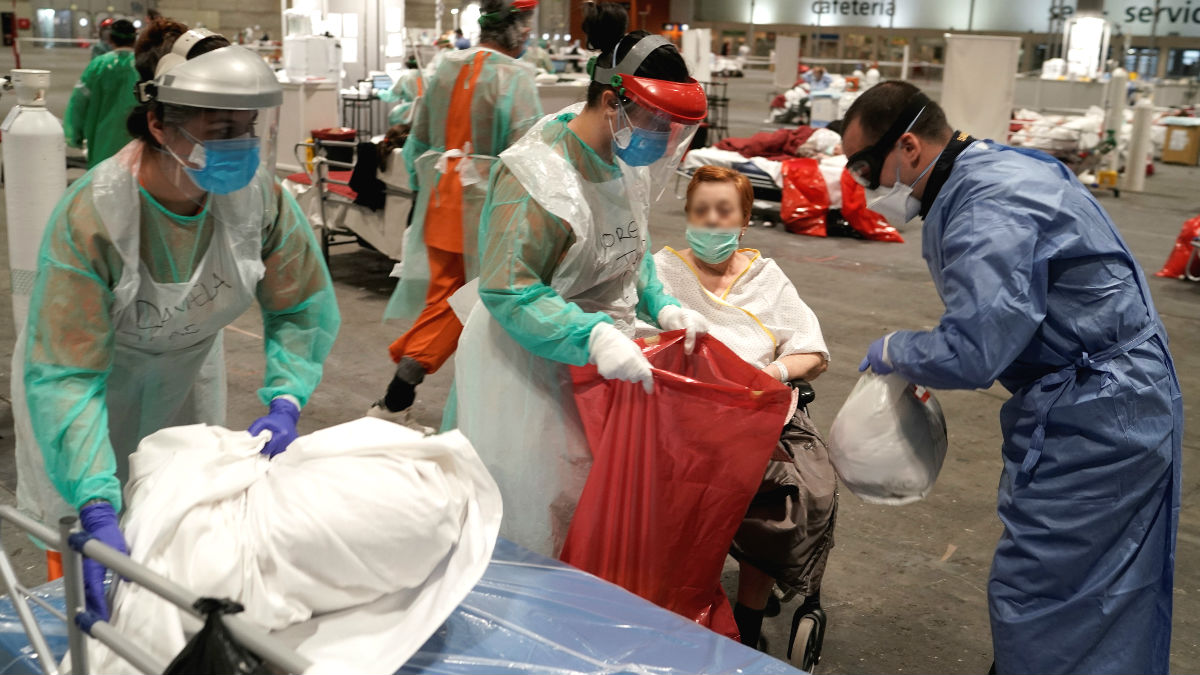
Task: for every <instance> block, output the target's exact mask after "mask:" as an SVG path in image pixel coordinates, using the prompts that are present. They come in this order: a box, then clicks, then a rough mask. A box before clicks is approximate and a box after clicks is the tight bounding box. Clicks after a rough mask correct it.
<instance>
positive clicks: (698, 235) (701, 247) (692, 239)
mask: <svg viewBox="0 0 1200 675" xmlns="http://www.w3.org/2000/svg"><path fill="white" fill-rule="evenodd" d="M741 235H742V231H741V229H730V228H727V227H721V228H713V227H693V226H691V225H689V226H688V228H687V242H688V246H691V247H692V255H694V256H696V258H697V259H699V260H702V261H704V262H706V263H708V264H710V265H716V264H717V263H723V262H725V261H726V260H729V256H731V255H733V254H734V253H735V252H736V251H737V249H738V243H739V242H740V241H741V238H742V236H741Z"/></svg>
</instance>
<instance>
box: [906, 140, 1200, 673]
mask: <svg viewBox="0 0 1200 675" xmlns="http://www.w3.org/2000/svg"><path fill="white" fill-rule="evenodd" d="M923 253H924V257H925V260H926V262H927V263H928V264H929V271H930V273H931V274H932V275H933V281H934V283H935V285H936V286H937V290H938V293H939V294H940V295H941V297H942V301H943V302H944V303H945V305H946V312H945V314H944V315H943V316H942V319H941V323H940V324H939V325H938V326H937V327H936V328H934V329H933V330H932V331H928V332H911V331H904V332H899V333H895V334H894V335H892V337H891V339H890V340H889V342H888V354H887V356H888V358H889V359H890V360H891V362H892V363H893V364H894V365H895V368H896V370H897V371H898V372H899V373H900V374H902V375H903V376H904V377H906V378H908V379H909V380H911V381H912V382H915V383H917V384H921V385H925V386H930V387H934V388H942V389H971V388H985V387H988V386H990V385H991V384H992V382H993V381H996V380H999V381H1000V383H1001V384H1002V385H1003V386H1004V387H1005V388H1006V389H1008V390H1009V391H1010V392H1012V398H1010V399H1009V400H1008V402H1007V403H1005V404H1004V407H1003V408H1002V409H1001V413H1000V426H1001V431H1002V433H1003V436H1004V443H1003V455H1004V471H1003V473H1002V475H1001V478H1000V487H999V499H998V506H997V510H998V512H999V515H1000V520H1001V521H1002V522H1003V523H1004V533H1003V535H1002V536H1001V538H1000V542H999V545H998V546H997V548H996V555H995V558H994V560H993V563H992V572H991V578H990V580H989V583H988V602H989V608H990V614H991V623H992V640H993V646H994V648H995V656H996V670H997V672H999V673H1166V672H1167V664H1168V657H1169V655H1170V641H1171V593H1172V587H1173V574H1174V567H1175V532H1176V529H1177V525H1178V522H1179V508H1180V464H1181V462H1180V453H1181V443H1182V424H1183V403H1182V395H1181V393H1180V389H1179V381H1178V379H1177V377H1176V374H1175V368H1174V365H1173V363H1172V361H1171V355H1170V352H1169V351H1168V350H1167V337H1166V333H1165V332H1164V330H1163V326H1162V323H1161V322H1160V320H1159V318H1158V314H1157V312H1156V311H1155V309H1154V305H1153V302H1152V301H1151V298H1150V291H1149V288H1148V287H1147V284H1146V280H1145V277H1144V276H1143V274H1142V271H1141V269H1140V268H1139V267H1138V265H1137V263H1135V262H1134V260H1133V256H1132V255H1131V254H1130V252H1129V249H1128V248H1127V247H1126V246H1125V243H1124V241H1122V239H1121V236H1120V235H1119V234H1118V233H1117V230H1116V227H1115V226H1114V225H1113V223H1112V221H1111V220H1110V219H1109V217H1108V215H1107V214H1106V213H1105V212H1104V210H1103V209H1102V208H1101V207H1100V205H1099V204H1098V203H1097V202H1096V200H1095V199H1093V198H1092V196H1091V194H1090V193H1088V191H1087V190H1086V189H1085V188H1084V187H1083V186H1082V185H1081V184H1080V183H1079V182H1078V181H1077V180H1076V179H1075V177H1074V176H1072V175H1071V174H1070V173H1069V172H1068V171H1067V169H1066V168H1065V167H1064V166H1063V165H1062V164H1060V163H1059V162H1057V161H1056V160H1054V159H1052V158H1050V157H1049V156H1047V155H1044V154H1041V153H1038V152H1035V151H1025V150H1018V149H1014V148H1009V147H1005V146H1000V145H996V144H993V143H991V142H977V143H975V144H973V145H972V146H970V147H968V148H967V149H966V150H965V151H964V152H963V153H962V154H961V155H960V156H959V157H958V160H957V162H956V163H955V164H954V167H953V169H952V170H951V172H950V175H949V177H948V178H947V179H946V182H945V184H944V186H943V187H942V189H941V191H940V193H938V195H937V197H936V198H935V199H934V201H933V203H932V205H931V208H930V212H929V214H928V216H927V217H926V219H925V226H924V251H923Z"/></svg>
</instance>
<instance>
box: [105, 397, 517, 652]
mask: <svg viewBox="0 0 1200 675" xmlns="http://www.w3.org/2000/svg"><path fill="white" fill-rule="evenodd" d="M262 444H263V439H261V438H259V439H255V438H252V437H250V436H249V434H247V433H246V432H235V431H229V430H226V429H222V428H219V427H209V426H205V425H194V426H187V427H176V428H172V429H164V430H162V431H159V432H157V433H155V434H153V435H151V436H149V437H147V438H146V439H145V440H144V441H142V443H141V445H140V446H139V448H138V451H137V452H136V453H134V454H133V455H132V456H131V458H130V482H129V484H128V486H127V487H126V499H127V502H126V503H127V515H126V517H125V520H124V523H123V526H124V528H125V532H126V535H127V538H128V540H129V543H130V549H131V556H132V557H133V559H134V560H137V561H139V562H141V563H143V564H145V565H147V566H149V567H150V568H151V569H153V570H154V571H156V572H159V573H160V574H163V575H164V576H166V577H168V578H170V579H171V580H173V581H175V582H177V583H179V584H181V585H183V586H185V587H187V588H189V589H190V590H193V591H195V592H196V593H198V594H200V595H203V596H214V597H228V598H232V599H234V600H236V601H237V602H240V603H242V604H243V605H245V607H246V610H245V612H244V614H243V615H242V616H244V617H246V618H247V619H249V620H251V621H254V622H255V623H258V624H259V625H261V626H263V627H265V628H267V629H270V630H275V631H280V632H278V633H277V635H279V636H280V637H281V639H283V640H284V641H285V642H287V643H288V644H289V645H290V646H292V647H294V648H295V649H297V651H299V652H300V653H301V654H302V655H304V656H306V657H307V658H309V659H310V660H312V661H313V662H314V670H315V671H323V672H348V673H349V672H353V673H392V672H395V670H396V669H398V668H399V667H400V666H401V665H403V664H404V663H405V662H406V661H407V660H408V659H409V657H411V656H412V654H413V653H415V652H416V651H417V649H419V648H420V646H421V645H422V644H424V642H425V641H426V640H427V639H428V638H429V636H430V635H432V634H433V633H434V631H436V630H437V628H438V626H440V625H441V624H442V622H443V621H445V619H446V618H447V617H448V616H449V615H450V613H451V612H452V611H453V610H454V608H455V607H457V606H458V604H459V603H460V602H461V601H462V599H463V598H464V597H466V595H467V593H468V592H469V591H470V590H471V588H472V587H473V586H474V585H475V583H476V582H478V580H479V579H480V577H481V576H482V575H483V571H484V569H485V568H486V567H487V564H488V561H489V560H490V558H491V554H492V550H493V547H494V546H495V540H496V535H497V532H498V531H499V526H500V517H501V504H500V494H499V490H498V489H497V487H496V484H495V482H494V481H493V480H492V478H491V476H490V475H489V474H488V473H487V470H486V469H485V468H484V466H483V464H482V462H480V460H479V458H478V456H477V455H476V454H475V451H474V450H473V449H472V448H471V445H470V444H469V443H468V442H467V440H466V439H465V438H464V437H463V436H462V435H461V434H459V433H458V432H451V433H448V434H443V435H441V436H435V437H430V438H425V437H422V436H421V435H420V434H419V433H417V432H415V431H413V430H411V429H407V428H405V427H401V426H398V425H395V424H391V423H389V422H384V421H382V420H377V419H361V420H358V421H355V422H350V423H348V424H343V425H340V426H337V427H331V428H329V429H324V430H322V431H318V432H316V433H314V434H311V435H309V436H304V437H301V438H299V439H298V440H296V441H295V442H294V443H293V444H292V446H291V447H290V448H289V449H288V451H287V452H285V453H283V454H281V455H278V456H276V457H275V458H274V459H272V460H268V459H267V458H265V457H263V456H262V455H260V454H259V450H260V449H261V447H262ZM351 608H355V609H353V610H352V611H345V612H342V611H339V610H349V609H351ZM113 610H114V615H113V617H114V618H113V622H114V625H115V626H116V628H117V629H118V630H120V631H121V632H123V633H124V634H125V635H127V636H129V637H131V638H132V639H133V641H134V642H135V643H136V644H139V645H141V646H143V647H144V648H146V649H148V650H149V651H150V652H151V653H152V654H153V655H154V656H155V657H156V658H159V659H162V660H163V662H164V663H165V662H167V661H169V660H170V659H172V658H173V657H174V655H175V654H177V653H178V652H179V650H181V649H182V648H183V646H184V644H185V642H186V640H187V638H188V637H189V636H190V634H191V633H193V632H194V631H195V630H198V629H199V627H200V623H199V622H198V621H196V620H195V619H193V618H192V617H190V616H186V615H183V614H181V612H179V611H178V610H176V609H175V608H174V607H173V606H172V605H169V604H168V603H166V602H165V601H163V600H160V599H159V598H158V597H157V596H155V595H153V594H152V593H150V592H149V591H147V590H145V589H144V588H142V587H140V586H138V585H136V584H131V583H122V584H121V585H120V588H119V589H118V591H117V593H116V597H115V600H114V605H113ZM91 644H92V648H93V651H92V658H93V661H92V662H93V664H95V665H94V669H95V671H96V672H101V673H123V672H135V671H134V670H133V668H132V667H131V666H129V665H128V664H126V663H125V662H124V661H123V660H121V659H120V658H119V657H117V656H115V655H114V654H112V653H111V652H110V651H109V650H108V649H106V648H104V647H103V646H102V645H100V644H99V643H96V642H92V643H91Z"/></svg>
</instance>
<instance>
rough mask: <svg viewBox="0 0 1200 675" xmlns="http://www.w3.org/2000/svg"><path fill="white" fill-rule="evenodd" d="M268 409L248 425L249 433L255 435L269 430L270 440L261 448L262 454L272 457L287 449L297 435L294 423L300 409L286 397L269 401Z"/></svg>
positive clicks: (298, 418)
mask: <svg viewBox="0 0 1200 675" xmlns="http://www.w3.org/2000/svg"><path fill="white" fill-rule="evenodd" d="M268 410H269V411H270V412H268V413H267V414H266V415H264V416H262V417H260V418H258V419H256V420H254V424H251V425H250V435H251V436H257V435H259V434H261V433H262V432H264V431H269V432H271V440H269V441H267V445H266V446H265V447H264V448H263V449H262V454H264V455H266V456H268V457H274V456H275V455H278V454H279V453H281V452H283V451H284V450H287V449H288V446H289V445H291V444H292V441H294V440H296V436H298V435H299V434H297V433H296V423H297V422H299V421H300V409H299V408H297V407H296V404H295V403H292V402H291V401H289V400H287V399H286V398H277V399H275V400H273V401H271V406H270V408H268Z"/></svg>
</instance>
